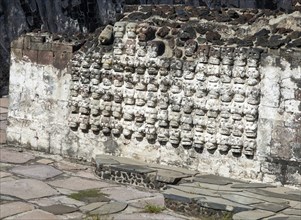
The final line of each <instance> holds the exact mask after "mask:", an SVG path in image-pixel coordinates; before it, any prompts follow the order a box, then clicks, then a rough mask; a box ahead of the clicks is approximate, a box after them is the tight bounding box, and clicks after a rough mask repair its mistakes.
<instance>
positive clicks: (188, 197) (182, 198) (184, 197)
mask: <svg viewBox="0 0 301 220" xmlns="http://www.w3.org/2000/svg"><path fill="white" fill-rule="evenodd" d="M162 193H163V195H164V197H165V198H166V199H171V200H176V201H179V202H183V203H192V202H193V201H196V200H197V199H199V198H204V197H202V196H200V195H195V194H191V193H186V192H183V191H180V190H176V189H167V190H164V191H163V192H162Z"/></svg>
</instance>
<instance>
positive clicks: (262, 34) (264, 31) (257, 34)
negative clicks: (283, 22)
mask: <svg viewBox="0 0 301 220" xmlns="http://www.w3.org/2000/svg"><path fill="white" fill-rule="evenodd" d="M269 33H271V31H269V30H267V29H265V28H264V29H262V30H260V31H258V32H257V33H255V36H256V37H263V36H268V35H269Z"/></svg>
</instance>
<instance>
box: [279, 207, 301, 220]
mask: <svg viewBox="0 0 301 220" xmlns="http://www.w3.org/2000/svg"><path fill="white" fill-rule="evenodd" d="M281 213H283V214H285V215H296V216H300V219H301V210H300V209H285V210H283V211H282V212H281Z"/></svg>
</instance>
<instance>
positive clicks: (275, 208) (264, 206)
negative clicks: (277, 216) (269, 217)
mask: <svg viewBox="0 0 301 220" xmlns="http://www.w3.org/2000/svg"><path fill="white" fill-rule="evenodd" d="M252 206H253V207H254V208H256V209H261V210H266V211H271V212H280V211H281V210H284V209H286V208H289V207H290V206H289V205H288V204H275V203H259V204H255V205H252Z"/></svg>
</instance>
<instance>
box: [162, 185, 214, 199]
mask: <svg viewBox="0 0 301 220" xmlns="http://www.w3.org/2000/svg"><path fill="white" fill-rule="evenodd" d="M168 187H169V188H173V189H177V190H180V191H182V192H186V193H191V194H196V195H201V196H211V197H218V196H219V194H217V193H216V192H215V191H212V190H208V189H202V188H197V187H189V186H183V185H181V186H177V185H175V186H174V185H170V186H168Z"/></svg>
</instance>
